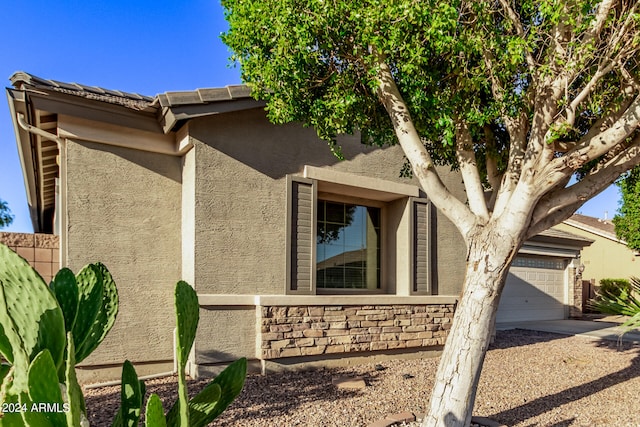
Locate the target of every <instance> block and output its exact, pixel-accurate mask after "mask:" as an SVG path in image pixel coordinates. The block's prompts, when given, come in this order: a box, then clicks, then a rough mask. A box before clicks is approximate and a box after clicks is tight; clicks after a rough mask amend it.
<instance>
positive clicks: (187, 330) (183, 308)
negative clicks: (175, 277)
mask: <svg viewBox="0 0 640 427" xmlns="http://www.w3.org/2000/svg"><path fill="white" fill-rule="evenodd" d="M174 302H175V309H176V327H177V337H176V338H177V347H178V348H177V353H178V354H177V356H178V364H179V365H180V366H181V367H182V369H184V367H185V366H186V363H187V358H188V357H189V352H190V351H191V347H192V346H193V341H194V340H195V337H196V331H197V329H198V320H199V318H200V305H199V304H198V295H197V294H196V291H195V290H194V289H193V288H192V287H191V286H190V285H189V284H188V283H187V282H184V281H179V282H178V283H177V284H176V288H175V300H174Z"/></svg>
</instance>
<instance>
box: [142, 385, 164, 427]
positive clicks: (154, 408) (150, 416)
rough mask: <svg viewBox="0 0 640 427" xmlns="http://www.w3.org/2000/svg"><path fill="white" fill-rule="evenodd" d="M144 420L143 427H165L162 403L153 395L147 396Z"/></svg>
mask: <svg viewBox="0 0 640 427" xmlns="http://www.w3.org/2000/svg"><path fill="white" fill-rule="evenodd" d="M144 418H145V420H144V425H145V427H167V420H166V419H165V417H164V408H163V407H162V401H161V400H160V397H159V396H158V395H157V394H155V393H153V394H152V395H151V396H149V400H147V409H146V411H145V417H144Z"/></svg>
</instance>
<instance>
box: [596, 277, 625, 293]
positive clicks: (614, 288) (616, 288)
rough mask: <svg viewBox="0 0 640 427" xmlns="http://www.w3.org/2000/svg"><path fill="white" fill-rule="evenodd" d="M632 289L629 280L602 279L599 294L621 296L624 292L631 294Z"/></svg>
mask: <svg viewBox="0 0 640 427" xmlns="http://www.w3.org/2000/svg"><path fill="white" fill-rule="evenodd" d="M630 289H631V287H630V284H629V281H628V280H627V279H601V280H600V286H599V287H598V291H597V293H598V294H605V295H618V296H619V295H620V294H621V293H622V292H623V291H626V292H629V290H630Z"/></svg>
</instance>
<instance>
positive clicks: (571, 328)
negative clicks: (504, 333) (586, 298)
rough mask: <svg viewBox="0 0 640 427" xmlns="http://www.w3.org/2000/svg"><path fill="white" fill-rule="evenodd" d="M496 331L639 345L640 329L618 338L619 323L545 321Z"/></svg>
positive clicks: (504, 325) (507, 325) (513, 324)
mask: <svg viewBox="0 0 640 427" xmlns="http://www.w3.org/2000/svg"><path fill="white" fill-rule="evenodd" d="M496 329H497V330H499V331H500V330H508V329H528V330H531V331H542V332H553V333H556V334H564V335H579V336H586V337H593V338H599V339H605V340H610V341H618V340H620V339H621V340H622V341H624V342H629V343H634V344H640V329H634V330H633V331H630V332H627V333H626V334H624V335H622V336H620V333H621V331H622V329H621V328H620V322H616V321H604V320H569V319H567V320H545V321H536V322H510V323H498V324H497V325H496Z"/></svg>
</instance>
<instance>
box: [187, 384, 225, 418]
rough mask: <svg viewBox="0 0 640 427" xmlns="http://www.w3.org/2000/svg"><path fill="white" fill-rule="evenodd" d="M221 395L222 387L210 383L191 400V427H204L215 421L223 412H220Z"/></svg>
mask: <svg viewBox="0 0 640 427" xmlns="http://www.w3.org/2000/svg"><path fill="white" fill-rule="evenodd" d="M221 395H222V389H221V388H220V385H219V384H215V383H210V384H208V385H207V386H206V387H205V388H204V389H203V390H202V391H201V392H200V393H198V394H197V395H196V396H195V397H194V398H193V399H191V400H190V401H189V422H190V424H189V426H190V427H204V426H206V425H208V424H209V423H210V422H211V421H213V420H214V419H215V418H216V417H217V416H218V415H219V414H220V413H221V412H222V411H219V412H218V403H219V402H220V397H221ZM223 410H224V408H223Z"/></svg>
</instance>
